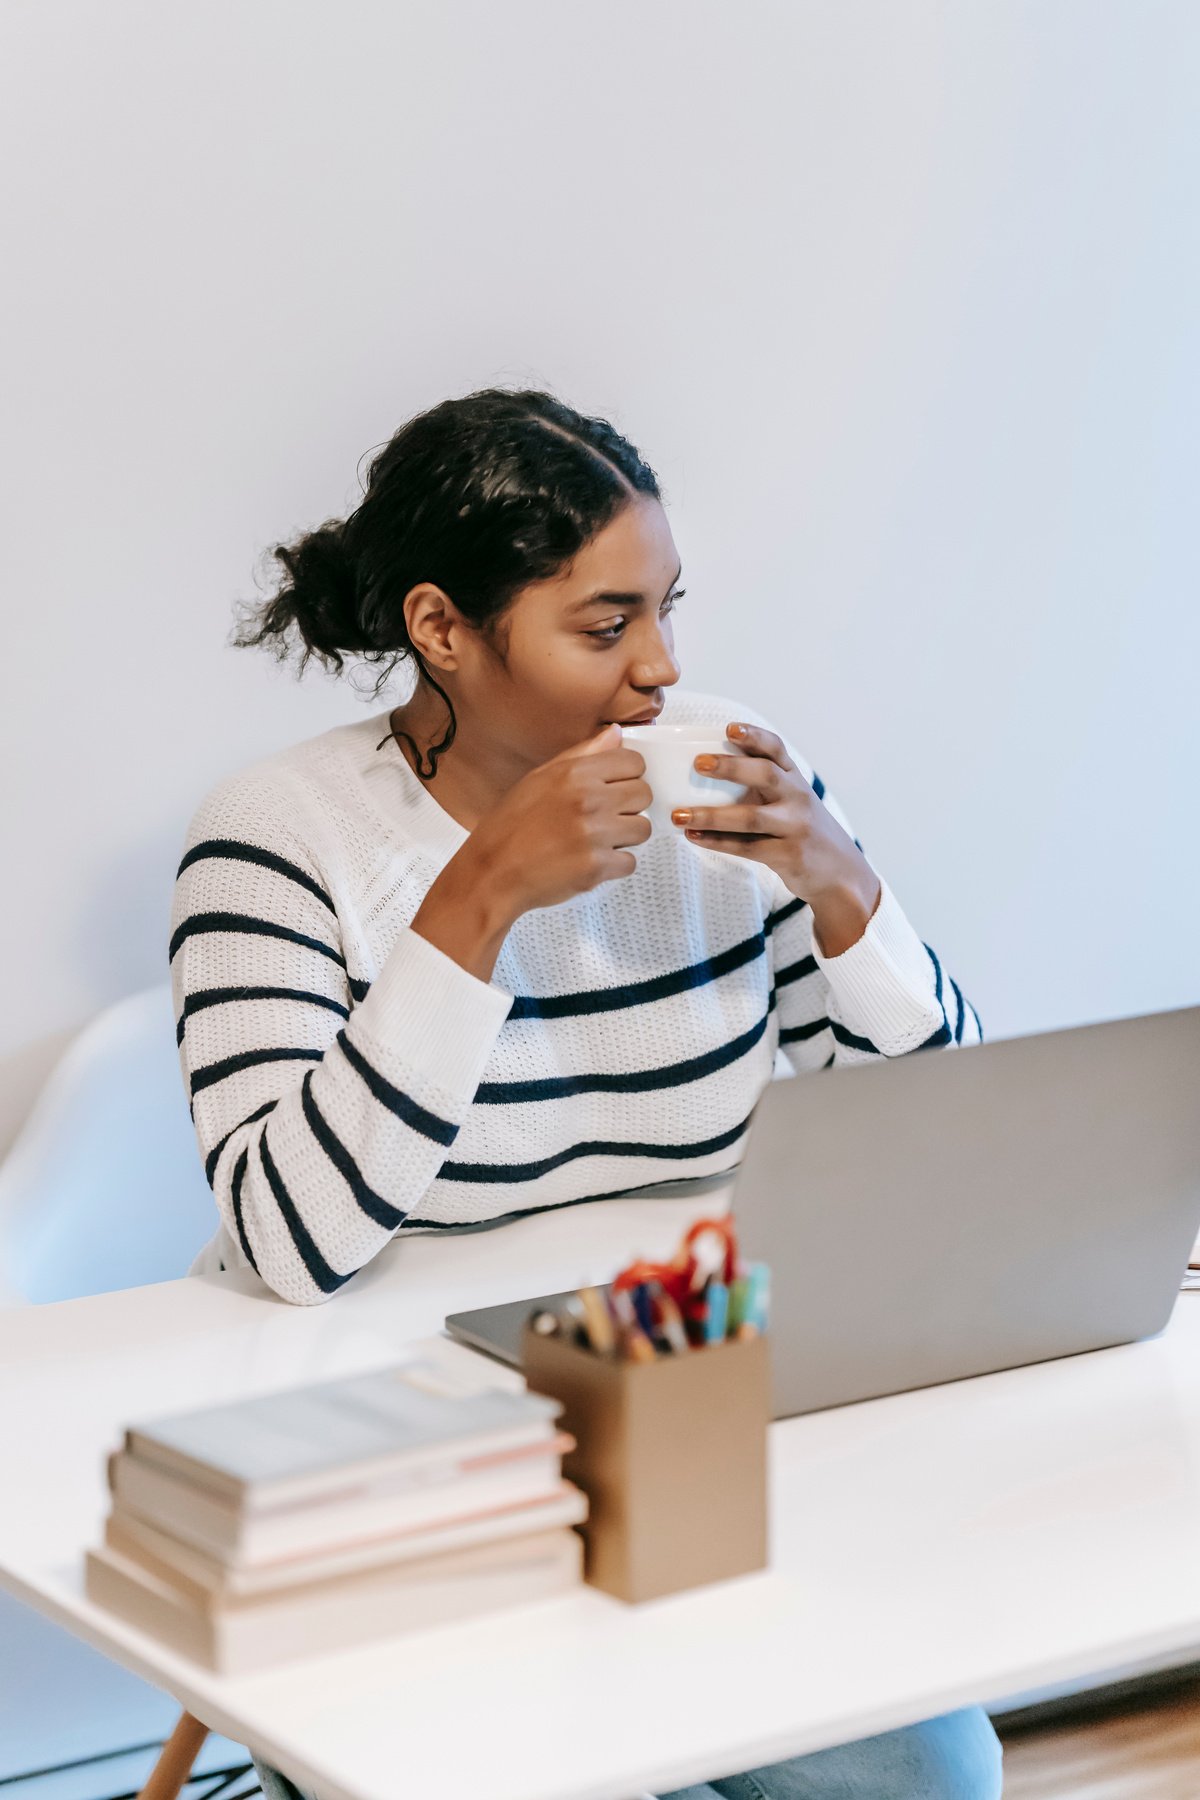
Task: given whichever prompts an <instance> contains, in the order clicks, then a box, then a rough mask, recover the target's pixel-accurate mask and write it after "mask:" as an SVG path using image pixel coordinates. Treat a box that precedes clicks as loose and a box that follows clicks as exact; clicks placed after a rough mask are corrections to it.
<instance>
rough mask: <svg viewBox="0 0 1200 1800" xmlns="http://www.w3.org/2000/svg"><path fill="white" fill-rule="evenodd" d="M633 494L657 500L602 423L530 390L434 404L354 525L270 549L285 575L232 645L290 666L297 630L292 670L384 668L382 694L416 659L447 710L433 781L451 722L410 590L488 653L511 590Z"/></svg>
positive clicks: (553, 563) (395, 454)
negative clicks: (465, 623)
mask: <svg viewBox="0 0 1200 1800" xmlns="http://www.w3.org/2000/svg"><path fill="white" fill-rule="evenodd" d="M635 494H648V495H651V496H652V497H653V498H654V499H656V500H660V501H661V499H662V494H661V491H660V488H659V483H658V478H657V476H656V475H655V473H654V470H653V469H652V468H651V467H650V466H649V464H648V463H646V462H645V461H643V459H642V457H641V455H640V454H639V452H638V451H637V449H636V448H635V447H634V445H632V444H631V443H630V442H629V441H628V440H627V439H626V438H624V437H622V436H621V434H620V432H618V431H617V430H616V429H615V428H614V427H613V426H612V425H610V424H609V423H608V421H607V420H605V419H596V418H586V417H584V416H583V415H582V414H581V413H577V412H575V411H574V410H573V409H572V408H571V407H569V406H567V405H565V404H564V402H563V401H561V400H558V399H556V398H555V397H554V396H553V395H552V394H549V393H544V392H542V391H541V390H538V389H529V388H521V389H517V390H508V389H505V388H482V389H480V390H478V391H477V392H475V393H473V394H465V395H463V396H462V397H461V398H460V399H457V400H443V401H441V402H440V404H438V405H437V406H433V407H430V408H429V410H428V411H426V412H423V413H418V414H417V415H416V416H415V417H414V418H412V419H410V420H409V421H408V423H407V424H406V425H402V426H401V427H400V429H399V431H397V432H396V434H395V436H394V437H392V438H391V439H390V441H389V442H388V443H387V444H385V445H384V447H383V448H382V449H381V450H380V451H379V452H378V453H377V455H376V456H375V457H374V459H373V461H372V462H371V464H370V468H369V471H368V476H367V482H366V487H365V489H364V492H363V499H362V501H361V502H360V504H359V505H358V506H357V507H356V508H355V510H354V511H353V512H352V513H351V514H350V515H349V517H348V518H346V519H345V520H338V519H328V520H326V522H325V523H324V524H323V525H320V526H318V527H317V529H316V530H315V531H311V532H308V533H307V534H305V535H304V536H302V537H300V538H298V539H297V540H296V541H295V542H293V543H291V544H278V545H276V546H275V548H274V550H272V551H271V552H270V553H269V554H270V556H271V558H272V560H274V561H276V562H279V563H281V564H282V565H283V567H284V569H285V570H286V575H287V579H286V580H285V581H284V583H283V585H282V586H280V587H279V588H278V590H277V591H276V592H275V593H274V594H273V595H272V597H271V598H270V599H268V600H266V601H265V602H262V603H258V604H253V605H251V606H250V608H249V609H248V612H247V613H246V615H245V616H244V617H243V619H242V621H241V627H240V629H239V630H238V631H237V632H236V633H235V635H234V636H233V638H232V642H233V644H234V645H236V646H237V647H238V648H240V649H244V648H249V647H251V646H254V645H260V644H269V645H270V646H271V647H272V648H273V649H274V651H275V654H276V656H277V657H278V658H279V660H280V661H284V660H286V658H287V657H288V656H289V654H290V653H291V651H292V650H293V649H294V648H295V647H296V642H295V638H296V636H298V638H299V640H300V641H301V642H302V643H303V645H304V652H303V655H302V656H301V659H300V666H299V670H298V674H299V675H303V673H304V670H305V668H306V667H307V665H308V659H309V657H310V656H315V657H317V658H318V660H319V661H321V662H322V663H323V664H324V665H325V666H326V667H327V668H328V667H331V666H332V667H334V668H335V669H336V671H337V673H338V674H340V673H341V671H342V666H343V659H344V658H345V657H346V656H359V657H362V658H363V659H364V660H365V661H367V662H374V663H384V664H385V665H386V666H385V667H384V668H383V669H382V671H381V672H380V674H379V676H378V679H377V680H376V682H375V685H374V690H373V692H374V695H375V697H376V698H378V696H379V695H380V693H381V692H382V690H383V688H384V687H385V686H386V685H387V683H388V681H389V680H390V678H391V676H392V673H393V671H394V670H395V667H396V664H397V663H398V662H400V661H401V660H402V659H403V658H404V657H411V658H412V659H413V661H414V662H415V663H416V665H417V669H418V680H420V679H421V678H422V677H424V679H425V680H427V681H428V682H429V684H430V686H431V687H433V688H435V689H436V691H437V692H438V693H439V694H441V696H442V698H443V700H445V702H446V705H447V706H448V707H449V709H450V724H449V727H448V729H447V731H446V734H445V735H444V737H443V738H442V740H441V742H440V743H438V744H437V745H435V746H434V747H433V748H432V749H431V750H430V752H429V758H430V764H429V769H428V771H426V770H424V769H422V768H421V767H420V758H419V755H418V752H417V747H416V745H415V744H414V745H412V748H413V753H414V756H416V757H417V761H418V770H417V772H418V774H420V775H421V777H422V779H424V780H431V779H432V778H433V776H434V775H435V774H436V772H437V758H438V756H439V755H440V754H441V753H442V752H443V751H445V750H447V749H449V747H450V745H451V744H452V743H453V742H454V738H455V734H456V732H457V729H458V722H457V720H456V718H455V716H454V707H453V705H452V704H451V702H450V699H449V697H448V696H447V694H446V692H445V690H444V689H443V688H442V687H440V686H439V684H438V683H437V682H436V681H435V680H434V678H433V676H432V675H431V674H430V672H429V669H428V668H427V666H426V664H425V661H424V658H423V657H422V655H421V653H420V651H419V650H418V649H417V648H416V646H415V645H414V644H413V643H412V641H411V640H410V638H409V635H408V629H407V626H406V624H405V619H404V600H405V596H406V595H407V594H408V593H409V592H410V590H411V589H412V588H413V587H415V586H416V585H417V583H418V582H422V581H428V582H432V583H434V584H435V585H436V586H438V587H440V588H441V589H442V590H443V592H445V593H446V594H448V595H449V596H450V598H451V599H452V600H453V602H454V604H455V606H456V607H457V608H458V610H459V611H460V612H461V613H462V614H463V616H464V617H465V618H466V619H468V620H469V621H470V623H471V624H472V625H473V626H474V627H475V628H476V629H477V630H479V631H481V632H482V633H484V634H485V636H486V637H487V638H488V640H489V641H490V642H492V643H493V644H496V643H497V629H496V628H497V627H498V625H499V623H500V621H501V619H502V617H503V615H504V614H505V613H506V612H507V610H508V608H509V606H510V605H511V604H512V602H513V600H514V599H515V597H516V595H517V593H518V592H519V591H520V589H522V588H523V587H525V586H526V585H527V584H528V583H530V582H535V581H545V580H548V579H551V578H552V577H554V576H557V575H560V574H564V573H566V572H567V571H568V567H569V564H570V562H571V560H572V559H573V557H574V556H575V554H576V553H577V551H579V550H580V549H582V548H583V546H584V545H585V544H587V543H589V542H590V541H591V539H592V538H593V537H595V536H596V534H597V533H598V532H599V531H601V530H602V529H603V528H604V526H606V525H608V524H609V523H610V522H611V521H612V520H613V519H614V518H615V517H616V515H617V514H618V513H619V512H620V511H621V510H622V508H623V507H625V506H627V505H628V504H629V503H630V501H631V500H632V498H633V497H634V495H635ZM293 627H295V635H293ZM499 653H500V654H501V656H503V648H502V647H500V648H499ZM405 735H407V734H405ZM384 741H385V742H386V739H385V740H384ZM408 741H409V743H410V744H412V739H411V738H409V739H408Z"/></svg>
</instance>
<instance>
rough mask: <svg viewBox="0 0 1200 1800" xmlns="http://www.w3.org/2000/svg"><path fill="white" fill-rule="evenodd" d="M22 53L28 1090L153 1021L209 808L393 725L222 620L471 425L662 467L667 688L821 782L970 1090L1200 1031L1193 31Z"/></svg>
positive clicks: (9, 61)
mask: <svg viewBox="0 0 1200 1800" xmlns="http://www.w3.org/2000/svg"><path fill="white" fill-rule="evenodd" d="M0 32H2V35H3V39H4V43H3V45H0V49H3V51H4V56H3V58H2V59H0V60H2V61H3V63H4V64H5V65H6V66H5V71H4V74H3V75H2V76H0V133H2V138H0V155H2V157H3V166H4V167H5V169H6V171H7V175H8V181H7V183H6V187H7V194H6V198H5V201H4V209H5V210H4V217H3V239H2V241H3V245H4V249H5V252H6V253H7V259H8V261H9V265H10V270H11V271H13V274H12V275H10V278H9V279H8V280H7V281H6V282H5V284H4V287H3V290H2V292H3V299H2V302H0V304H2V306H3V317H2V321H0V328H2V331H3V342H4V347H5V351H6V353H7V354H6V363H7V365H8V367H7V373H6V384H5V385H6V388H7V392H8V397H7V401H6V406H5V420H6V422H5V426H4V433H3V457H4V464H3V470H2V475H3V492H4V497H5V499H6V501H7V502H8V513H7V523H6V525H5V528H4V531H3V533H2V534H0V555H2V556H3V558H4V564H5V567H4V575H3V580H4V593H5V601H6V608H5V619H6V626H5V639H6V649H7V652H8V653H7V654H6V656H5V657H4V661H3V672H2V674H0V681H2V682H3V704H2V716H3V724H4V733H5V742H4V746H3V754H4V757H5V763H6V766H7V771H8V779H7V781H6V784H5V800H4V825H5V831H4V837H5V841H6V844H7V845H8V847H9V848H10V850H11V852H12V860H11V862H10V864H9V872H8V877H7V879H6V880H5V881H4V883H3V887H2V889H0V894H2V899H0V904H2V905H3V907H4V910H5V915H6V916H5V918H4V921H3V924H4V944H5V947H6V959H5V960H6V970H5V981H4V988H5V997H6V1005H5V1007H4V1010H3V1021H2V1032H3V1036H2V1038H0V1051H3V1052H7V1053H8V1056H9V1069H10V1073H11V1072H13V1071H16V1070H18V1069H20V1068H23V1067H26V1066H27V1062H26V1058H27V1055H28V1054H29V1053H31V1051H32V1049H33V1048H34V1047H36V1046H39V1045H41V1046H45V1045H46V1044H47V1043H48V1042H52V1041H57V1040H56V1039H55V1034H60V1033H62V1032H64V1031H66V1030H68V1029H70V1028H71V1027H73V1026H76V1025H78V1024H80V1023H82V1022H83V1021H84V1020H85V1019H86V1018H87V1017H88V1016H89V1015H90V1014H91V1013H93V1012H94V1011H95V1010H96V1009H98V1008H99V1007H101V1006H102V1005H104V1004H106V1003H107V1002H109V1001H111V1000H113V999H115V998H117V997H118V996H119V995H121V994H124V993H127V992H129V991H131V990H133V989H136V988H139V987H141V986H144V985H146V984H149V983H152V982H155V981H158V980H161V979H164V978H165V976H166V973H167V956H166V945H167V918H168V912H169V907H170V896H171V886H172V881H173V878H174V872H175V867H176V864H177V861H178V857H179V853H180V845H181V840H182V835H183V831H184V827H185V825H186V822H187V819H188V817H189V816H190V814H191V812H192V810H193V808H194V807H195V805H196V804H197V802H198V801H199V799H200V797H201V795H202V794H203V793H204V791H205V790H206V789H207V788H208V787H209V786H210V785H211V784H212V783H213V782H214V781H215V780H216V779H217V778H218V777H219V776H221V775H222V774H224V773H225V772H226V771H228V770H231V769H234V768H237V767H240V766H242V765H243V764H245V763H246V762H248V761H250V760H252V759H253V758H255V757H257V756H260V755H262V754H264V753H266V752H267V751H269V750H271V749H273V748H275V747H277V746H279V745H282V744H286V743H290V742H293V741H295V740H296V739H298V738H301V737H306V736H308V735H310V734H312V733H315V732H317V731H320V730H323V729H325V728H326V727H327V726H329V725H331V724H334V723H337V722H339V721H341V720H344V719H348V718H351V717H353V716H355V715H356V714H357V713H358V712H359V711H360V710H361V708H362V706H363V705H364V704H370V706H371V708H372V710H374V709H375V708H376V706H377V705H381V704H382V703H377V702H374V701H370V702H364V701H363V700H361V699H360V698H358V697H357V696H356V695H355V693H354V692H353V691H352V689H351V688H350V687H349V686H348V685H345V684H342V685H339V684H337V683H335V682H333V681H331V680H329V679H328V678H326V677H325V676H323V675H322V674H321V672H320V671H319V669H318V668H316V667H315V666H314V667H312V668H311V669H310V673H309V676H308V677H307V678H306V680H305V681H304V683H303V684H297V682H296V681H295V679H294V676H293V675H292V674H291V673H290V671H287V672H285V671H280V670H278V669H277V668H276V665H275V664H274V662H273V661H272V659H271V658H270V656H269V655H268V654H266V653H265V652H261V651H258V652H256V651H238V650H233V649H230V648H227V647H226V645H225V639H226V637H227V635H228V632H229V628H230V625H231V623H232V618H233V614H232V606H233V602H234V600H235V598H236V597H238V596H242V597H252V596H253V594H254V591H255V590H254V584H253V568H254V565H255V562H256V559H257V557H258V556H259V555H260V553H261V552H262V550H263V549H264V547H266V546H267V545H269V544H271V543H273V542H274V541H276V540H277V539H279V538H280V537H287V536H289V535H291V534H292V533H293V532H295V531H297V530H299V529H301V528H306V527H309V526H311V525H313V524H315V523H317V522H318V521H319V520H320V519H322V518H324V517H326V516H327V515H330V514H342V513H344V512H345V511H346V510H347V509H348V508H349V507H350V506H351V505H353V504H354V501H355V499H356V498H357V494H358V487H357V480H356V473H355V471H356V464H357V463H358V461H359V459H360V458H362V457H363V456H364V453H366V452H367V451H369V450H370V449H372V448H373V447H374V446H376V445H378V444H380V443H382V442H383V441H384V440H385V439H386V438H387V437H388V436H390V435H391V433H392V432H393V431H394V430H395V429H396V428H397V427H398V426H399V425H400V424H401V423H402V422H403V421H404V420H405V419H406V418H408V417H409V416H410V415H411V414H412V413H413V412H414V411H416V410H418V409H419V408H421V407H424V406H427V405H430V404H432V403H433V402H434V401H435V400H438V399H440V398H442V397H444V396H446V395H449V394H455V393H463V392H466V391H468V390H469V389H470V388H473V387H477V386H482V385H486V384H489V383H492V382H502V383H512V382H522V383H532V384H538V385H549V386H551V387H552V388H553V389H554V390H555V391H557V392H558V393H559V394H560V395H561V396H563V397H564V398H566V399H567V400H569V401H570V402H571V403H572V404H573V405H576V406H578V407H580V408H582V409H584V410H587V411H601V412H605V413H607V414H608V415H609V416H610V417H612V418H613V419H614V421H615V422H616V423H617V424H618V425H619V426H621V427H622V428H623V429H624V430H626V431H627V432H628V434H629V435H630V436H632V438H633V439H634V441H635V442H636V443H637V444H638V445H639V446H640V447H641V449H642V450H643V452H644V453H645V454H646V456H647V457H648V459H649V460H650V461H651V463H652V464H653V465H654V466H655V467H656V468H657V469H658V471H659V473H660V475H661V477H662V479H663V481H664V483H665V486H666V489H667V493H668V504H669V508H670V512H671V517H672V524H673V528H674V532H675V536H676V540H677V542H678V544H679V546H680V549H681V551H682V555H683V562H684V579H685V584H686V586H687V588H688V597H687V599H686V600H685V601H684V603H683V605H682V607H681V608H680V612H679V615H678V635H677V643H678V646H679V649H680V651H681V654H682V657H683V662H684V680H685V682H687V683H688V684H689V685H691V686H694V687H700V688H708V689H715V690H716V691H718V692H728V693H732V694H740V695H741V696H743V697H744V698H745V699H746V701H747V702H750V703H753V704H755V705H757V706H759V707H761V708H762V709H763V710H764V711H766V712H767V713H768V714H769V716H772V717H773V718H774V719H775V720H776V721H777V722H778V724H779V726H780V728H781V729H782V730H784V731H785V732H786V733H787V735H789V736H790V737H792V738H793V739H794V741H795V742H797V743H798V744H799V745H801V746H802V747H803V749H804V751H805V754H806V755H808V756H809V757H811V759H812V760H813V762H814V764H815V766H816V767H817V769H818V770H819V771H820V772H821V773H822V774H823V775H824V777H825V779H826V781H827V782H828V783H829V784H830V786H831V787H832V788H833V789H834V791H835V792H836V793H837V794H838V795H839V797H840V798H841V800H842V801H843V803H844V805H845V806H846V807H847V809H848V810H849V812H850V814H851V817H852V819H853V822H854V823H855V825H856V828H857V830H858V834H859V836H860V837H862V839H863V841H864V844H865V845H866V848H867V851H868V853H869V854H870V855H871V856H872V858H873V860H874V861H875V863H876V865H877V866H878V867H879V868H880V869H881V870H882V871H883V872H884V873H885V874H886V875H887V877H888V879H889V881H890V882H891V884H892V886H893V887H894V888H895V890H896V891H897V893H898V895H899V896H900V899H901V902H902V904H903V905H904V906H905V908H906V910H907V911H908V913H909V916H910V917H911V919H912V920H913V922H914V924H916V925H917V927H918V929H919V930H920V931H921V933H922V935H923V936H924V937H925V938H927V939H928V940H929V941H930V942H931V943H933V944H934V945H935V946H936V947H937V948H938V949H939V951H940V952H941V953H942V954H943V955H944V958H945V960H946V961H947V962H948V963H949V965H950V967H951V968H952V969H953V970H954V972H955V973H956V974H957V975H958V976H959V978H960V980H961V981H962V982H963V984H964V985H965V987H966V989H967V992H968V994H969V995H970V996H971V998H972V999H973V1000H974V1001H975V1004H976V1006H977V1007H978V1009H979V1011H980V1013H981V1014H982V1016H983V1020H984V1025H985V1028H986V1030H987V1033H988V1035H989V1036H992V1037H996V1036H1005V1035H1011V1034H1014V1033H1023V1032H1027V1031H1034V1030H1042V1029H1049V1028H1052V1027H1054V1026H1057V1025H1062V1024H1072V1023H1077V1022H1082V1021H1086V1020H1090V1019H1096V1018H1102V1017H1109V1016H1115V1015H1119V1014H1124V1013H1129V1012H1136V1011H1148V1010H1151V1009H1157V1008H1166V1007H1173V1006H1181V1005H1184V1004H1190V1003H1193V1002H1195V1001H1197V1000H1200V951H1198V948H1197V946H1198V945H1200V935H1198V933H1197V930H1196V926H1195V912H1196V893H1197V885H1198V884H1197V877H1198V875H1200V851H1198V848H1197V808H1196V803H1195V794H1196V791H1197V786H1198V783H1200V732H1198V730H1197V724H1196V695H1197V675H1198V672H1200V632H1198V626H1197V589H1198V583H1197V572H1198V571H1197V563H1198V560H1200V552H1198V549H1197V530H1196V507H1195V498H1194V489H1195V484H1196V471H1197V467H1198V462H1200V458H1198V454H1197V453H1198V450H1200V444H1198V442H1197V438H1198V436H1200V430H1198V425H1197V421H1198V419H1200V375H1198V370H1200V359H1198V350H1200V327H1198V321H1200V291H1198V290H1200V259H1198V256H1197V232H1196V212H1195V202H1196V193H1197V175H1198V174H1200V133H1198V132H1197V129H1196V116H1197V115H1196V102H1197V94H1198V91H1200V79H1198V78H1200V8H1197V7H1196V6H1195V5H1193V4H1190V3H1189V0H1180V3H1179V4H1169V3H1165V0H1164V3H1158V4H1155V3H1153V0H1151V3H1147V0H1121V3H1119V4H1118V3H1116V0H1107V3H1105V0H1079V3H1077V4H1076V3H1074V0H1071V3H1067V0H971V3H970V4H959V5H941V4H927V3H925V0H879V3H878V4H869V5H868V4H863V3H861V0H859V3H858V4H854V3H851V4H835V3H834V0H829V3H828V4H820V5H812V4H808V5H806V4H798V3H796V0H787V3H783V0H780V3H779V4H763V3H761V0H760V3H759V4H753V3H751V4H748V5H745V6H739V7H736V8H735V7H731V6H729V5H726V4H722V5H720V6H717V5H705V4H697V3H696V0H677V3H671V4H666V3H662V0H658V3H655V0H608V4H606V5H605V7H603V8H602V9H597V8H593V7H584V6H580V5H574V6H572V5H567V6H564V5H562V4H559V3H557V0H537V3H531V0H518V3H515V4H514V0H509V3H508V4H506V5H504V6H494V5H492V4H491V3H490V0H479V3H478V4H476V3H472V4H464V3H463V0H457V3H455V4H449V5H425V6H420V7H418V6H413V5H407V6H395V5H392V4H384V3H382V0H380V3H365V0H359V3H358V4H345V3H341V0H340V3H339V4H338V5H336V6H335V5H333V4H332V3H331V4H328V5H323V6H318V5H314V4H307V5H301V4H297V3H296V0H288V3H287V4H282V3H279V0H271V3H266V0H252V4H250V5H245V4H241V3H238V4H232V3H230V0H208V3H207V4H206V5H204V6H202V7H185V6H182V5H177V6H168V7H163V6H161V5H158V4H156V3H146V4H138V3H135V0H107V3H106V4H105V5H104V6H95V5H92V4H90V3H88V4H74V3H71V4H67V3H64V0H48V3H46V4H42V5H40V6H34V5H32V4H11V5H9V6H8V7H7V8H6V9H5V11H4V14H3V19H2V21H0ZM364 685H365V684H364Z"/></svg>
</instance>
